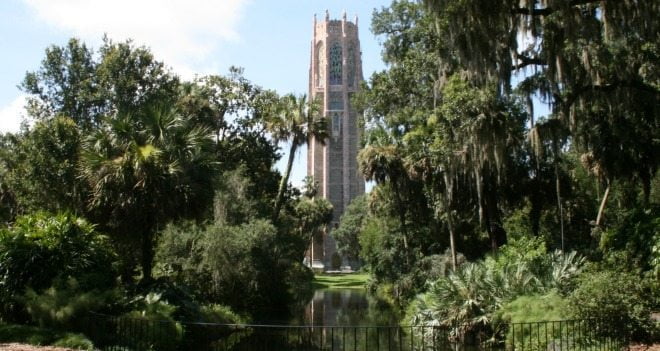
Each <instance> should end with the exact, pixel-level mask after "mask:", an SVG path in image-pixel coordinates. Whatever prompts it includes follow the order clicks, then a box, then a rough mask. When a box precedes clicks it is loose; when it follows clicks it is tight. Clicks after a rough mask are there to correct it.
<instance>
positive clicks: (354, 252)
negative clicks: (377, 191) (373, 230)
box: [332, 195, 368, 260]
mask: <svg viewBox="0 0 660 351" xmlns="http://www.w3.org/2000/svg"><path fill="white" fill-rule="evenodd" d="M367 211H368V209H367V197H366V196H365V195H361V196H358V197H356V198H355V199H353V200H352V201H351V203H350V204H349V205H348V207H347V208H346V211H344V214H342V216H341V218H340V220H339V226H338V227H337V228H335V229H333V230H332V237H333V238H334V239H335V240H336V241H337V250H338V251H339V253H340V254H342V255H344V256H346V257H348V258H350V259H353V260H355V259H358V258H359V255H360V241H359V239H358V238H359V234H360V232H361V231H362V224H363V222H364V219H365V217H366V216H367Z"/></svg>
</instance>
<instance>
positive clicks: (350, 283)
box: [313, 273, 369, 289]
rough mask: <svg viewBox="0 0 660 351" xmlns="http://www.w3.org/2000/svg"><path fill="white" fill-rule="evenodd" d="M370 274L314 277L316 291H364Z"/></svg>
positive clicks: (320, 275)
mask: <svg viewBox="0 0 660 351" xmlns="http://www.w3.org/2000/svg"><path fill="white" fill-rule="evenodd" d="M367 279H369V274H359V273H349V274H343V273H339V274H317V275H315V276H314V282H313V285H314V288H315V289H364V287H365V284H366V283H367Z"/></svg>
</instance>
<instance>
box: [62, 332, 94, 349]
mask: <svg viewBox="0 0 660 351" xmlns="http://www.w3.org/2000/svg"><path fill="white" fill-rule="evenodd" d="M53 346H58V347H66V348H70V349H75V350H86V351H93V350H94V344H93V343H92V342H91V341H90V340H89V339H87V338H86V337H85V336H83V335H81V334H72V333H66V334H65V335H64V336H63V337H61V338H59V339H58V340H56V341H55V342H54V343H53Z"/></svg>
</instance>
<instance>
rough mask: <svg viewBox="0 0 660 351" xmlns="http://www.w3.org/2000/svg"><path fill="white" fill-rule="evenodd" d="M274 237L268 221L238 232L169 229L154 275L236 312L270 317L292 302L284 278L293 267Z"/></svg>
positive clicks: (160, 246) (220, 226)
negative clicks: (277, 308)
mask: <svg viewBox="0 0 660 351" xmlns="http://www.w3.org/2000/svg"><path fill="white" fill-rule="evenodd" d="M277 237H278V236H277V232H276V229H275V227H273V225H271V224H270V222H268V221H266V220H253V221H251V222H247V223H244V224H241V225H237V226H230V225H224V224H220V223H218V224H212V225H209V226H207V227H199V226H196V225H194V224H186V225H182V226H174V225H171V226H168V228H166V229H165V231H164V232H163V233H162V236H161V239H160V241H159V244H158V248H157V254H156V262H157V270H158V271H160V273H159V274H160V275H163V276H164V277H168V278H169V279H172V280H173V281H174V282H175V283H178V284H182V285H184V286H189V287H190V289H191V290H192V291H195V294H197V295H198V296H199V297H200V298H202V299H204V300H206V301H212V302H216V303H222V304H226V305H229V306H231V308H232V309H234V310H236V311H243V312H244V311H251V312H254V313H258V311H268V310H270V309H272V308H273V306H284V305H285V303H286V302H287V301H288V299H289V296H290V295H289V286H288V285H287V284H288V283H290V282H287V281H284V277H286V276H287V274H288V272H289V267H291V265H290V264H289V261H288V260H285V259H284V258H286V256H282V253H281V251H280V246H279V245H278V243H277ZM297 281H298V280H297V279H292V280H291V282H293V283H295V282H297Z"/></svg>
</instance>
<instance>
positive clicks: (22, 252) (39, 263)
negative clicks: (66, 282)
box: [0, 212, 116, 320]
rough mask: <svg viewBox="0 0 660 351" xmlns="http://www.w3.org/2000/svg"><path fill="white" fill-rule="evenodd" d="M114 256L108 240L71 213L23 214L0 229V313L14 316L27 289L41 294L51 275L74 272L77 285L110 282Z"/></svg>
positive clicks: (20, 310)
mask: <svg viewBox="0 0 660 351" xmlns="http://www.w3.org/2000/svg"><path fill="white" fill-rule="evenodd" d="M115 260H116V255H115V254H114V252H113V250H112V248H111V247H110V244H109V242H108V239H107V238H106V237H105V236H102V235H99V234H98V233H97V232H96V231H95V230H94V227H93V226H92V225H91V224H89V223H88V222H86V221H85V220H83V219H81V218H78V217H75V216H73V215H71V214H58V215H50V214H47V213H44V212H39V213H35V214H32V215H26V216H23V217H20V218H18V219H17V220H16V223H15V224H14V225H13V226H12V227H10V228H8V229H4V230H0V315H1V316H3V317H4V318H7V319H11V320H17V319H19V320H20V319H21V318H20V316H21V315H22V314H23V311H24V310H23V307H24V306H23V305H22V303H21V298H22V297H23V295H24V293H25V291H26V289H27V288H32V289H33V290H34V291H35V292H37V293H41V291H43V290H44V289H46V288H48V287H50V286H51V285H53V282H54V280H55V279H57V278H66V277H75V278H76V280H77V282H78V284H80V289H81V290H91V289H93V288H96V287H99V286H103V287H112V286H113V285H114V283H115V278H116V271H115V269H114V267H113V263H114V262H115Z"/></svg>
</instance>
